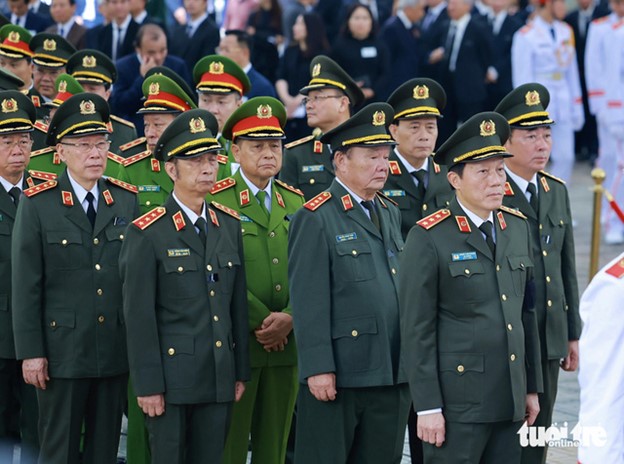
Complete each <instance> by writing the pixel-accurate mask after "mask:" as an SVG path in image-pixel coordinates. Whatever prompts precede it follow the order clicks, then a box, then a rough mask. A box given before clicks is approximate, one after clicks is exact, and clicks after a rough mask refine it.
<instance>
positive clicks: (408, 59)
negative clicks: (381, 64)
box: [381, 16, 424, 95]
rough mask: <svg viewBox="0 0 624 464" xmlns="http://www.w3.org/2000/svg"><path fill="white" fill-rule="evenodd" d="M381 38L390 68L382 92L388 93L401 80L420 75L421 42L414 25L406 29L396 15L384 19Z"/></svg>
mask: <svg viewBox="0 0 624 464" xmlns="http://www.w3.org/2000/svg"><path fill="white" fill-rule="evenodd" d="M381 40H382V41H383V42H384V43H385V44H386V48H387V49H388V55H389V59H390V69H392V72H391V73H389V75H388V79H387V81H386V90H385V92H384V94H385V95H390V94H391V93H392V92H393V91H394V89H396V88H397V87H398V86H399V85H401V84H402V83H403V82H405V81H407V80H409V79H413V78H414V77H418V76H420V75H421V73H420V68H421V65H420V62H421V61H422V60H423V55H424V53H423V43H422V40H421V32H420V31H419V30H418V29H417V28H416V27H415V26H412V27H411V28H410V29H407V28H406V27H405V24H404V23H403V21H401V19H399V18H398V17H397V16H393V17H392V18H390V19H389V20H388V21H386V23H385V24H384V26H383V28H382V29H381Z"/></svg>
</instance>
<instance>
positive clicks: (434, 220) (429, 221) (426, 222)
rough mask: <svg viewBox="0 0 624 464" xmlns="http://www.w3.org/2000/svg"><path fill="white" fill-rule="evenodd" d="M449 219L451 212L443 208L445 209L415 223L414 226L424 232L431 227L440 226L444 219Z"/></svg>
mask: <svg viewBox="0 0 624 464" xmlns="http://www.w3.org/2000/svg"><path fill="white" fill-rule="evenodd" d="M449 217H451V211H450V210H448V209H446V208H445V209H441V210H438V211H436V212H435V213H432V214H430V215H429V216H427V217H424V218H422V219H421V220H420V221H417V222H416V224H418V225H419V226H420V227H422V228H423V229H425V230H429V229H431V228H432V227H433V226H437V225H438V224H440V223H441V222H442V221H444V220H445V219H446V218H449Z"/></svg>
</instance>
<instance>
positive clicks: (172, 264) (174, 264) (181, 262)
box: [163, 256, 197, 274]
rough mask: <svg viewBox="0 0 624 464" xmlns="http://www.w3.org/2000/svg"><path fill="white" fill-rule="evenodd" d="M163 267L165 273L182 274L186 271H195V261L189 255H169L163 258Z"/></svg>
mask: <svg viewBox="0 0 624 464" xmlns="http://www.w3.org/2000/svg"><path fill="white" fill-rule="evenodd" d="M163 268H164V269H165V272H166V273H173V272H175V273H178V274H183V273H185V272H188V271H197V263H196V262H195V260H194V259H193V257H191V256H188V257H187V256H185V257H183V258H179V257H171V258H169V257H168V258H166V259H164V260H163Z"/></svg>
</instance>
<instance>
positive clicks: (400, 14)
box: [396, 10, 413, 30]
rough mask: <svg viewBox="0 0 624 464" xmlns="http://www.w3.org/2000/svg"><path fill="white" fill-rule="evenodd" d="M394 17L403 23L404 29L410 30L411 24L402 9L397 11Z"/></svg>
mask: <svg viewBox="0 0 624 464" xmlns="http://www.w3.org/2000/svg"><path fill="white" fill-rule="evenodd" d="M396 17H397V18H399V20H400V21H401V22H402V23H403V26H405V29H407V30H410V29H411V28H412V26H413V24H412V22H411V21H410V20H409V18H408V17H407V15H406V14H405V12H404V11H403V10H399V11H397V14H396Z"/></svg>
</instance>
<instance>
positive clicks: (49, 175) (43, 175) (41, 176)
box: [28, 169, 58, 180]
mask: <svg viewBox="0 0 624 464" xmlns="http://www.w3.org/2000/svg"><path fill="white" fill-rule="evenodd" d="M28 174H30V177H34V178H35V179H38V180H56V178H57V177H58V176H57V175H56V174H54V173H53V172H45V171H33V170H32V169H31V170H30V171H28Z"/></svg>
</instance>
